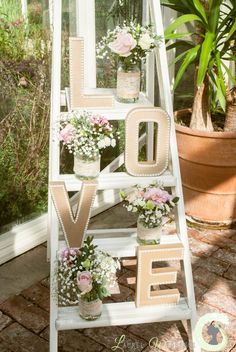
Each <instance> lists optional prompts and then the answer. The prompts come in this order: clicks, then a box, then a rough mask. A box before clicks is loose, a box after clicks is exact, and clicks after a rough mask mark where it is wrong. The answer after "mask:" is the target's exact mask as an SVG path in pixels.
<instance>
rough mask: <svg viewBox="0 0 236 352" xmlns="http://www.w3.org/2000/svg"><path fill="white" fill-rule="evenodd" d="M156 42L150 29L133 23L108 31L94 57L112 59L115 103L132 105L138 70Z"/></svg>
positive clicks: (135, 93)
mask: <svg viewBox="0 0 236 352" xmlns="http://www.w3.org/2000/svg"><path fill="white" fill-rule="evenodd" d="M158 40H160V37H158V36H157V35H156V34H155V33H154V32H153V29H152V26H151V25H149V26H141V25H140V24H137V23H135V22H131V23H130V24H129V25H128V24H126V23H125V22H124V24H123V25H122V26H117V27H116V28H115V29H114V30H112V31H111V30H108V32H107V36H105V37H103V38H102V40H101V41H100V42H99V44H98V46H97V57H98V58H101V59H103V60H104V59H115V61H116V62H118V70H117V93H116V95H117V100H118V101H120V102H123V103H134V102H136V101H137V100H138V98H139V91H140V66H141V61H142V60H143V61H145V59H146V56H147V54H148V53H149V52H150V51H152V50H153V49H154V48H155V47H156V46H157V43H158Z"/></svg>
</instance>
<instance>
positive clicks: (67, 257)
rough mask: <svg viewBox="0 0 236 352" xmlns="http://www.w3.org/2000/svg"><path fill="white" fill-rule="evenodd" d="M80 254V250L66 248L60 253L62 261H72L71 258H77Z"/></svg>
mask: <svg viewBox="0 0 236 352" xmlns="http://www.w3.org/2000/svg"><path fill="white" fill-rule="evenodd" d="M78 253H79V249H78V248H65V249H62V250H61V251H60V253H59V259H60V261H66V260H68V261H70V256H76V255H77V254H78Z"/></svg>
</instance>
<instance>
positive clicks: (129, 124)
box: [125, 107, 170, 176]
mask: <svg viewBox="0 0 236 352" xmlns="http://www.w3.org/2000/svg"><path fill="white" fill-rule="evenodd" d="M141 122H156V123H157V125H158V128H157V132H156V133H157V135H156V145H155V155H156V160H154V161H142V162H140V161H138V155H139V124H140V123H141ZM169 141H170V118H169V116H168V115H167V113H166V112H165V111H164V110H163V109H161V108H148V107H146V108H135V109H133V110H131V111H130V112H129V113H128V115H127V117H126V120H125V167H126V170H127V172H128V173H129V174H130V175H132V176H158V175H161V174H162V173H163V172H164V171H165V170H166V169H167V166H168V159H169Z"/></svg>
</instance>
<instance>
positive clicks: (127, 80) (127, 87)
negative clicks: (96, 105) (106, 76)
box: [116, 63, 141, 103]
mask: <svg viewBox="0 0 236 352" xmlns="http://www.w3.org/2000/svg"><path fill="white" fill-rule="evenodd" d="M140 76H141V74H140V69H139V66H138V65H137V64H135V65H130V66H128V67H126V66H125V65H124V64H122V63H120V64H119V67H118V70H117V90H116V97H117V100H118V101H119V102H120V103H135V102H136V101H137V100H138V99H139V91H140Z"/></svg>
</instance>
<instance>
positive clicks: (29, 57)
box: [0, 13, 51, 226]
mask: <svg viewBox="0 0 236 352" xmlns="http://www.w3.org/2000/svg"><path fill="white" fill-rule="evenodd" d="M0 19H1V22H0V23H1V25H0V51H1V58H0V127H1V128H0V131H1V132H0V184H1V186H0V208H1V212H0V226H3V225H5V224H8V223H11V222H13V221H14V222H15V221H16V220H19V219H22V218H25V217H27V216H29V215H30V214H32V213H40V212H42V211H45V210H46V208H47V184H48V136H49V105H50V80H49V77H50V72H49V67H50V60H49V58H50V46H51V45H50V40H49V35H48V32H47V31H46V30H45V29H43V28H42V26H41V25H39V24H29V25H26V24H25V23H24V22H23V21H22V19H21V18H19V19H18V20H14V21H10V20H9V18H8V17H7V16H6V15H5V14H3V13H1V14H0Z"/></svg>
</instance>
